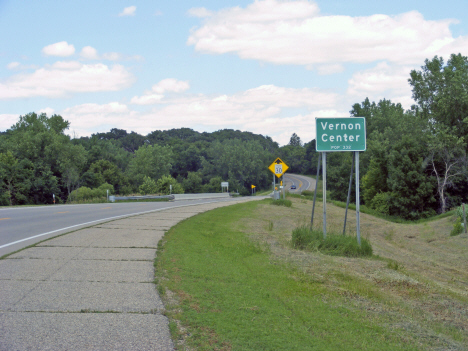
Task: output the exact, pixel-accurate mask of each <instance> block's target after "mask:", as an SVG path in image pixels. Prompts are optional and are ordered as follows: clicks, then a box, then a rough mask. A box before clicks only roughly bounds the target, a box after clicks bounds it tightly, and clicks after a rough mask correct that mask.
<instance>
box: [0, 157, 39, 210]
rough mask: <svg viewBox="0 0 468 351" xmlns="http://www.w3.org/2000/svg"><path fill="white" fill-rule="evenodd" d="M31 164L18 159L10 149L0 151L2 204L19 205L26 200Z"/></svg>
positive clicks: (29, 186)
mask: <svg viewBox="0 0 468 351" xmlns="http://www.w3.org/2000/svg"><path fill="white" fill-rule="evenodd" d="M32 174H33V165H32V163H31V161H29V160H26V159H23V160H21V161H18V159H16V158H15V157H14V156H13V154H12V153H11V152H10V151H7V152H6V153H0V194H1V195H0V201H1V204H2V205H10V206H11V205H20V204H24V203H27V202H28V193H29V190H30V188H31V180H30V179H31V177H32Z"/></svg>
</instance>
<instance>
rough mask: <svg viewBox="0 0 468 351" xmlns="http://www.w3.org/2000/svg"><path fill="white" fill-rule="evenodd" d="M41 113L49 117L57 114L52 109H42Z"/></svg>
mask: <svg viewBox="0 0 468 351" xmlns="http://www.w3.org/2000/svg"><path fill="white" fill-rule="evenodd" d="M39 113H45V114H46V115H47V116H49V117H50V116H52V115H53V114H55V110H54V109H53V108H52V107H46V108H41V109H40V110H39Z"/></svg>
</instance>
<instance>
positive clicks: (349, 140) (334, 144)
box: [315, 117, 366, 151]
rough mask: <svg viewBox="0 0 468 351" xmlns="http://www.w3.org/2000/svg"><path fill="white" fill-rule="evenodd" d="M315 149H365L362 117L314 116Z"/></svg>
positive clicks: (364, 127)
mask: <svg viewBox="0 0 468 351" xmlns="http://www.w3.org/2000/svg"><path fill="white" fill-rule="evenodd" d="M315 127H316V129H315V130H316V131H317V138H316V143H315V149H316V150H317V151H365V150H366V119H365V118H364V117H344V118H316V119H315Z"/></svg>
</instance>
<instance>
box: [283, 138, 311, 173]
mask: <svg viewBox="0 0 468 351" xmlns="http://www.w3.org/2000/svg"><path fill="white" fill-rule="evenodd" d="M279 151H280V155H281V159H282V160H283V162H284V163H286V164H287V165H288V167H289V169H288V172H289V173H299V174H303V173H305V171H306V170H307V168H308V166H309V165H310V161H309V162H308V161H307V160H306V155H307V151H306V149H305V148H304V147H303V146H301V145H300V144H299V145H291V144H289V145H285V146H283V147H281V148H280V150H279Z"/></svg>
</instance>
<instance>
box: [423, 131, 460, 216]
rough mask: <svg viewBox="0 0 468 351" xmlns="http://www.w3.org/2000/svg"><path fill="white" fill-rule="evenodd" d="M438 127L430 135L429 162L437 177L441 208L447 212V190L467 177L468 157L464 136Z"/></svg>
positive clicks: (443, 211) (441, 210) (442, 211)
mask: <svg viewBox="0 0 468 351" xmlns="http://www.w3.org/2000/svg"><path fill="white" fill-rule="evenodd" d="M438 129H439V132H438V133H437V134H434V135H431V137H430V141H429V151H430V155H429V157H428V162H429V168H430V169H431V171H432V174H433V175H435V177H436V179H437V195H438V198H439V205H440V207H439V209H440V212H441V213H445V212H446V210H447V206H448V204H447V197H448V196H447V195H448V194H447V190H448V189H449V188H452V187H454V186H456V184H457V183H461V182H464V181H465V179H466V177H464V175H465V174H467V157H466V151H465V143H464V138H463V137H461V138H457V137H456V136H454V135H452V133H450V132H447V129H446V128H438ZM444 129H445V130H444ZM457 202H461V201H457ZM449 205H457V203H456V202H455V203H451V204H449Z"/></svg>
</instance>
